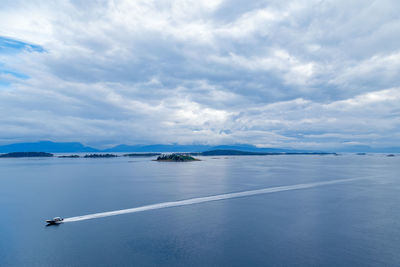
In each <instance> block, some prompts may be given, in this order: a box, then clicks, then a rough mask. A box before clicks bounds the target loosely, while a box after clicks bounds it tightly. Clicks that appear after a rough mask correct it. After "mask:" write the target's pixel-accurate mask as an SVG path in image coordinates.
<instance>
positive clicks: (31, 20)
mask: <svg viewBox="0 0 400 267" xmlns="http://www.w3.org/2000/svg"><path fill="white" fill-rule="evenodd" d="M399 12H400V6H399V5H398V4H397V2H396V1H389V0H388V1H380V2H376V1H361V0H359V1H352V2H348V1H347V2H346V1H317V0H316V1H300V0H298V1H292V2H291V3H290V4H288V3H284V2H282V1H257V0H254V1H249V3H247V4H243V3H240V2H235V1H228V0H225V1H222V0H221V1H193V0H179V1H168V0H165V1H127V0H126V1H112V0H99V1H72V0H70V1H61V0H60V1H53V2H51V3H48V2H45V1H40V0H34V1H24V0H19V1H5V2H4V3H3V4H2V8H1V9H0V36H6V37H9V38H12V39H16V40H21V41H24V42H27V43H32V44H37V45H41V46H42V47H43V48H44V50H45V52H39V51H23V50H20V51H19V53H12V54H11V53H6V52H3V53H2V52H1V50H0V70H1V69H6V70H12V71H14V72H17V73H22V74H24V75H27V76H29V79H23V78H18V77H16V76H15V75H11V74H9V73H7V72H4V73H2V72H1V71H0V79H1V81H3V82H7V83H11V85H10V86H8V87H5V86H2V87H0V111H1V112H2V113H1V114H2V115H0V123H1V126H2V129H3V130H2V132H1V133H0V139H2V140H17V139H18V140H27V139H30V140H31V139H36V140H37V139H52V140H60V141H62V140H76V141H84V142H87V143H90V142H96V143H99V142H103V141H104V142H112V143H118V142H125V143H132V144H133V143H153V142H154V143H155V142H156V143H162V142H169V143H172V142H181V143H193V142H195V143H199V142H200V143H215V144H216V143H253V144H257V145H259V146H269V145H271V146H293V147H307V146H309V147H312V148H314V147H317V146H318V145H319V146H321V147H323V146H329V147H332V146H334V145H335V144H336V145H341V144H345V143H346V144H349V142H350V143H351V142H359V143H363V144H365V143H368V142H369V143H371V144H374V145H378V146H379V145H382V146H383V145H399V144H400V138H399V136H398V134H397V132H398V131H399V128H400V125H399V117H400V111H399V109H400V108H399V104H398V103H400V102H399V100H400V99H399V82H400V77H399V76H398V73H399V71H400V65H399V62H400V57H399V50H398V47H399V46H398V45H400V38H399V37H398V34H397V32H398V30H397V29H398V26H399V25H400V20H399V18H398V13H399ZM0 49H1V48H0Z"/></svg>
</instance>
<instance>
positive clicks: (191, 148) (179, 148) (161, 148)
mask: <svg viewBox="0 0 400 267" xmlns="http://www.w3.org/2000/svg"><path fill="white" fill-rule="evenodd" d="M209 150H238V151H248V152H266V153H302V152H305V153H307V152H316V151H310V150H295V149H284V148H259V147H256V146H253V145H248V144H236V145H219V146H209V145H162V144H157V145H133V146H129V145H118V146H115V147H112V148H108V149H105V150H103V151H104V152H204V151H209Z"/></svg>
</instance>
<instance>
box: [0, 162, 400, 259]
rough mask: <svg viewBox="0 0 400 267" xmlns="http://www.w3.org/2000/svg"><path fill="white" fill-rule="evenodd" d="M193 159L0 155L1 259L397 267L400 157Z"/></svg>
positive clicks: (399, 253)
mask: <svg viewBox="0 0 400 267" xmlns="http://www.w3.org/2000/svg"><path fill="white" fill-rule="evenodd" d="M199 158H200V159H201V161H194V162H157V161H153V160H154V158H152V157H133V158H128V157H118V158H56V157H54V158H7V159H6V158H2V159H0V266H400V208H399V205H400V156H399V155H396V156H395V157H387V156H386V155H384V154H367V155H355V154H342V155H337V156H335V155H273V156H218V157H199ZM105 212H108V213H105ZM96 214H97V215H96ZM99 214H100V215H99ZM56 216H60V217H63V218H65V222H64V223H62V224H60V225H52V226H46V223H45V220H46V219H51V218H53V217H56ZM79 216H81V217H79ZM79 218H80V219H79Z"/></svg>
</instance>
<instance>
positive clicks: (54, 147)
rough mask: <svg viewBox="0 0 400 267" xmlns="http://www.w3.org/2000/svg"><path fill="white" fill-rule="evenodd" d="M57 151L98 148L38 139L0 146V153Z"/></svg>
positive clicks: (84, 150)
mask: <svg viewBox="0 0 400 267" xmlns="http://www.w3.org/2000/svg"><path fill="white" fill-rule="evenodd" d="M34 151H41V152H58V153H68V152H98V151H99V150H98V149H95V148H92V147H88V146H84V145H82V144H81V143H77V142H68V143H58V142H51V141H39V142H33V143H17V144H10V145H4V146H0V153H8V152H34Z"/></svg>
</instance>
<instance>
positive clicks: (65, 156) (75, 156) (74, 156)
mask: <svg viewBox="0 0 400 267" xmlns="http://www.w3.org/2000/svg"><path fill="white" fill-rule="evenodd" d="M58 158H80V156H79V155H63V156H58Z"/></svg>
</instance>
